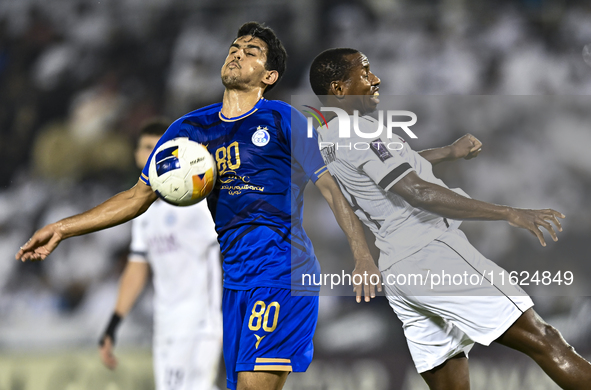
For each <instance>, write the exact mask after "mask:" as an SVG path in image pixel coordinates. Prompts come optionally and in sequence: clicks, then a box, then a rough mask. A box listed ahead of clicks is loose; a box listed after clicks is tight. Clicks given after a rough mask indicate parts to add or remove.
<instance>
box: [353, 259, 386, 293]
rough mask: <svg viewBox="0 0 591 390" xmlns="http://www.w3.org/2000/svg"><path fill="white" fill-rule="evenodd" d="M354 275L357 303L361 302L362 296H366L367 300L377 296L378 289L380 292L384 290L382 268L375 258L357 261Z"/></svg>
mask: <svg viewBox="0 0 591 390" xmlns="http://www.w3.org/2000/svg"><path fill="white" fill-rule="evenodd" d="M352 277H353V285H354V287H353V291H355V297H356V300H357V303H360V302H361V297H362V296H364V297H365V302H369V301H370V299H371V298H375V297H376V289H377V291H378V292H381V291H382V281H381V279H382V278H381V274H380V270H379V268H378V267H377V266H376V264H375V263H374V261H373V259H371V260H366V261H359V262H357V263H356V264H355V269H354V270H353V275H352Z"/></svg>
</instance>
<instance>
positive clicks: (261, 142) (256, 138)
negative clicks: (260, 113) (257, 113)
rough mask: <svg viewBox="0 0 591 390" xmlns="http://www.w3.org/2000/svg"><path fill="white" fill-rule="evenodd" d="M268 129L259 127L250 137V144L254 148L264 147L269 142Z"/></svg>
mask: <svg viewBox="0 0 591 390" xmlns="http://www.w3.org/2000/svg"><path fill="white" fill-rule="evenodd" d="M267 130H268V129H267V128H266V127H262V126H259V127H257V131H255V132H254V134H253V135H252V143H253V144H255V145H256V146H265V145H267V144H268V143H269V141H270V140H271V136H270V135H269V132H268V131H267Z"/></svg>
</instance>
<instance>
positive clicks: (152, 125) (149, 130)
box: [138, 118, 170, 139]
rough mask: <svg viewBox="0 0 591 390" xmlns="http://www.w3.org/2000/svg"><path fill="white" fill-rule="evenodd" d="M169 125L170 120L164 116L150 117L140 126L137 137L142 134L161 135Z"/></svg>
mask: <svg viewBox="0 0 591 390" xmlns="http://www.w3.org/2000/svg"><path fill="white" fill-rule="evenodd" d="M169 126H170V121H169V120H168V119H166V118H152V119H149V120H147V121H146V122H144V123H143V124H142V125H141V127H140V132H139V135H138V139H139V138H140V137H141V136H143V135H155V136H157V137H162V134H164V133H165V132H166V129H168V127H169Z"/></svg>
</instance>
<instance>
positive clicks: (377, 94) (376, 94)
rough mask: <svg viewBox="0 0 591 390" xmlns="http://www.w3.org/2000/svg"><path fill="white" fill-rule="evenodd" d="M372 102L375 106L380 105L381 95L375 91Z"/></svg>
mask: <svg viewBox="0 0 591 390" xmlns="http://www.w3.org/2000/svg"><path fill="white" fill-rule="evenodd" d="M370 100H371V101H372V102H374V103H375V104H378V103H379V102H380V93H379V92H378V91H375V92H374V93H373V95H372V96H371V98H370Z"/></svg>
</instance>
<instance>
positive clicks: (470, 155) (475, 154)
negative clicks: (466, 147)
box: [464, 148, 482, 160]
mask: <svg viewBox="0 0 591 390" xmlns="http://www.w3.org/2000/svg"><path fill="white" fill-rule="evenodd" d="M481 151H482V149H481V148H479V149H478V150H476V151H474V152H470V153H468V155H467V156H466V157H464V159H466V160H470V159H473V158H474V157H476V156H478V155H479V154H480V152H481Z"/></svg>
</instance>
